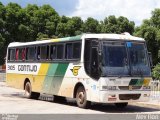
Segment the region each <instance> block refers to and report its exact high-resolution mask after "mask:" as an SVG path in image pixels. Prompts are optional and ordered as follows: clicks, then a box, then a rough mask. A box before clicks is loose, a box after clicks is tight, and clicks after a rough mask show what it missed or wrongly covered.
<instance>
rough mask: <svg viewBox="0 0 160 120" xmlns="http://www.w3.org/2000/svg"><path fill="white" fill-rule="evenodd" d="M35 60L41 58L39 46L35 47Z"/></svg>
mask: <svg viewBox="0 0 160 120" xmlns="http://www.w3.org/2000/svg"><path fill="white" fill-rule="evenodd" d="M35 54H36V53H35ZM36 59H37V60H40V59H41V56H40V47H39V46H38V47H37V55H36Z"/></svg>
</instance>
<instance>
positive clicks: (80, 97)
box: [76, 86, 91, 108]
mask: <svg viewBox="0 0 160 120" xmlns="http://www.w3.org/2000/svg"><path fill="white" fill-rule="evenodd" d="M76 102H77V105H78V107H80V108H88V107H89V106H90V103H91V102H90V101H87V97H86V91H85V89H84V87H83V86H80V87H78V89H77V92H76Z"/></svg>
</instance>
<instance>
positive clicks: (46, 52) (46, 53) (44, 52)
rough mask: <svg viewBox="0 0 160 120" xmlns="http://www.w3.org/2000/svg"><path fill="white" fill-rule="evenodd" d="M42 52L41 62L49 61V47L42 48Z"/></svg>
mask: <svg viewBox="0 0 160 120" xmlns="http://www.w3.org/2000/svg"><path fill="white" fill-rule="evenodd" d="M40 51H41V55H40V59H41V60H46V59H48V56H49V46H41V47H40Z"/></svg>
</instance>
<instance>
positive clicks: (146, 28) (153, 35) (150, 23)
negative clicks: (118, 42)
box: [134, 9, 160, 65]
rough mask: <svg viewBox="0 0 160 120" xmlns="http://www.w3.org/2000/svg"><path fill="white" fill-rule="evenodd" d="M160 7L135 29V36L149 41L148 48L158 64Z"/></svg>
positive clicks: (159, 59) (154, 61)
mask: <svg viewBox="0 0 160 120" xmlns="http://www.w3.org/2000/svg"><path fill="white" fill-rule="evenodd" d="M159 18H160V9H155V10H154V11H152V16H151V18H150V19H147V20H144V21H143V23H142V25H141V26H139V27H137V28H136V29H135V33H134V35H135V36H139V37H143V38H144V39H145V40H146V42H147V47H148V50H149V51H150V52H151V53H152V56H153V63H154V65H156V64H157V63H158V61H160V58H159V56H158V54H159V53H158V51H159V50H160V20H159Z"/></svg>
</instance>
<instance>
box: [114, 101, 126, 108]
mask: <svg viewBox="0 0 160 120" xmlns="http://www.w3.org/2000/svg"><path fill="white" fill-rule="evenodd" d="M115 105H116V107H117V108H122V109H123V108H125V107H127V105H128V103H127V102H126V103H115Z"/></svg>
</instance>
